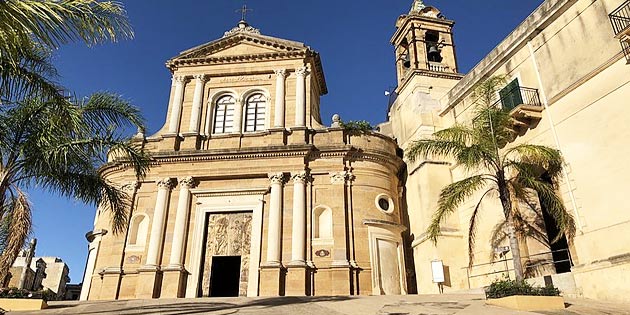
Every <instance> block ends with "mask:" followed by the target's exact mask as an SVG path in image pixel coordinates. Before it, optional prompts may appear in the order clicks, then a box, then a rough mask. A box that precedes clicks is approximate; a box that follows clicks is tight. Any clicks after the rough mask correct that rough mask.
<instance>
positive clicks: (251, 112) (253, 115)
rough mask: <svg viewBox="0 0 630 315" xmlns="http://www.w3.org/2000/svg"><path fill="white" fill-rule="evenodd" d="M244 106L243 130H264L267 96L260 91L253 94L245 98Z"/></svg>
mask: <svg viewBox="0 0 630 315" xmlns="http://www.w3.org/2000/svg"><path fill="white" fill-rule="evenodd" d="M245 106H246V108H245V132H254V131H261V130H265V111H266V109H267V98H266V97H265V96H264V95H262V94H260V93H257V94H254V95H252V96H250V97H248V98H247V104H246V105H245Z"/></svg>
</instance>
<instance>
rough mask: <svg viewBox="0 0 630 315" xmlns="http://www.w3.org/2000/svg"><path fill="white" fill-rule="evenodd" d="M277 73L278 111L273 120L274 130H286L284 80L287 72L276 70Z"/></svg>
mask: <svg viewBox="0 0 630 315" xmlns="http://www.w3.org/2000/svg"><path fill="white" fill-rule="evenodd" d="M275 73H276V110H275V115H274V120H273V126H274V128H284V97H285V89H284V80H285V77H286V74H287V71H286V70H284V69H279V70H275Z"/></svg>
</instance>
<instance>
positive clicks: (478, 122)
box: [406, 77, 575, 280]
mask: <svg viewBox="0 0 630 315" xmlns="http://www.w3.org/2000/svg"><path fill="white" fill-rule="evenodd" d="M504 82H505V80H504V78H503V77H491V78H489V79H488V80H486V81H483V82H481V83H480V84H478V85H477V86H476V87H475V88H474V90H473V91H474V92H473V98H474V99H476V100H477V101H476V107H475V113H474V114H475V115H474V117H475V118H474V119H473V120H472V122H471V123H469V124H455V125H454V126H453V127H450V128H447V129H443V130H441V131H438V132H435V133H434V134H433V137H432V138H430V139H421V140H418V141H415V142H413V143H412V144H411V145H410V146H409V148H408V149H407V151H406V156H407V158H408V159H409V160H411V161H414V160H416V159H417V158H419V157H424V158H431V157H442V158H450V159H452V160H453V161H454V162H455V163H456V165H457V166H459V167H462V168H463V170H465V171H466V172H467V173H468V174H475V175H472V176H470V177H467V178H464V179H462V180H460V181H457V182H454V183H452V184H450V185H447V186H446V187H444V188H443V189H442V191H441V192H440V196H439V199H438V205H437V209H436V211H435V213H434V214H433V217H432V220H431V223H430V225H429V227H428V229H427V236H428V238H429V239H431V240H432V241H433V242H434V243H437V240H438V237H439V236H440V232H441V223H442V222H443V221H444V220H445V219H446V218H447V217H448V216H449V215H451V214H452V213H453V212H455V211H457V209H458V208H459V206H461V205H462V204H463V203H464V202H465V201H467V200H468V199H469V198H471V197H472V196H473V195H475V193H479V192H480V193H481V195H480V196H481V197H480V198H479V200H478V201H477V203H476V206H475V208H474V210H473V212H472V215H471V217H470V222H469V230H468V231H469V233H468V254H469V267H472V264H473V261H474V247H475V234H476V229H477V222H478V220H479V215H480V210H481V202H482V201H483V200H484V199H485V198H488V197H490V196H493V195H494V196H496V195H498V198H499V200H500V202H501V206H502V208H503V215H504V217H503V218H502V219H504V220H505V226H506V227H507V236H508V239H509V243H510V249H511V252H512V257H513V260H514V270H515V274H516V278H517V280H522V279H523V274H524V272H523V263H522V260H521V254H520V247H519V240H518V235H517V234H518V233H517V232H518V231H517V229H518V228H519V226H521V225H519V224H518V223H519V218H521V217H522V215H521V214H522V213H521V211H522V210H521V209H520V207H519V201H522V202H525V203H531V202H532V201H535V200H536V198H538V199H539V200H540V202H541V203H543V204H544V205H545V208H546V210H547V211H548V212H549V214H550V215H551V216H552V217H553V218H554V219H555V221H556V223H557V227H558V228H559V229H560V231H561V232H562V233H560V235H558V237H556V239H554V240H550V241H551V242H556V241H557V240H558V239H559V238H560V237H562V236H563V235H566V236H567V237H568V238H569V239H570V238H572V237H573V235H574V234H575V224H574V221H573V217H572V216H571V215H570V214H569V213H568V212H567V211H566V209H565V207H564V204H563V203H562V200H561V198H560V196H559V195H558V193H557V188H558V187H557V183H558V182H559V176H560V174H561V171H562V166H563V163H564V162H563V158H562V155H561V153H560V151H558V150H556V149H553V148H549V147H546V146H542V145H534V144H519V145H514V146H507V144H508V143H509V142H511V141H512V140H513V139H514V133H513V131H512V129H511V128H510V127H511V119H512V118H511V117H510V114H509V111H508V110H506V109H503V108H501V107H500V106H493V103H494V102H493V101H494V99H495V97H496V95H497V91H498V89H499V87H501V86H502V85H503V83H504ZM543 174H544V175H545V176H546V178H548V179H551V183H549V181H546V180H544V179H543V178H542V177H541V175H543Z"/></svg>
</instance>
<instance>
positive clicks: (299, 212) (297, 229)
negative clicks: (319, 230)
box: [285, 171, 309, 296]
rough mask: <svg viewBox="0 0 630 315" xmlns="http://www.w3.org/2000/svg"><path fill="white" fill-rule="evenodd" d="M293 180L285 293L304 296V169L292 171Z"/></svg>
mask: <svg viewBox="0 0 630 315" xmlns="http://www.w3.org/2000/svg"><path fill="white" fill-rule="evenodd" d="M291 179H292V180H293V228H292V229H291V231H292V232H291V241H292V242H291V262H290V263H289V264H288V265H287V275H286V285H285V294H286V295H288V296H305V295H306V294H307V292H308V287H309V285H307V284H308V283H309V281H308V273H307V271H308V269H307V266H306V260H305V253H306V181H307V180H308V176H307V174H306V172H305V171H301V172H297V173H294V174H293V176H292V177H291Z"/></svg>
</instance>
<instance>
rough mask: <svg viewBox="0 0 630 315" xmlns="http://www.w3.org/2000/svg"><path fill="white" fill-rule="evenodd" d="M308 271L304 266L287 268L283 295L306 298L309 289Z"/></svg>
mask: <svg viewBox="0 0 630 315" xmlns="http://www.w3.org/2000/svg"><path fill="white" fill-rule="evenodd" d="M308 278H309V270H308V267H307V266H306V265H302V266H291V265H289V266H287V275H286V281H285V294H286V295H287V296H306V295H308V291H309V290H308V288H309V281H308Z"/></svg>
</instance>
